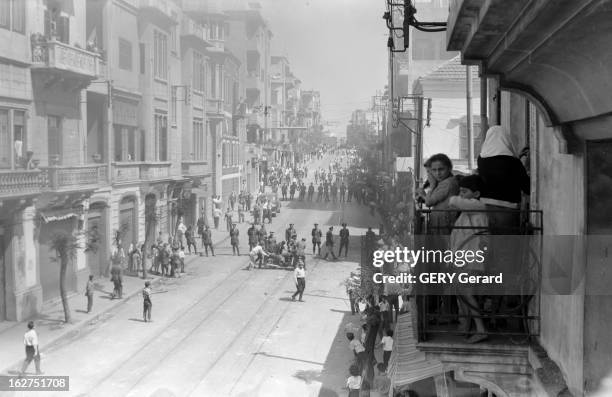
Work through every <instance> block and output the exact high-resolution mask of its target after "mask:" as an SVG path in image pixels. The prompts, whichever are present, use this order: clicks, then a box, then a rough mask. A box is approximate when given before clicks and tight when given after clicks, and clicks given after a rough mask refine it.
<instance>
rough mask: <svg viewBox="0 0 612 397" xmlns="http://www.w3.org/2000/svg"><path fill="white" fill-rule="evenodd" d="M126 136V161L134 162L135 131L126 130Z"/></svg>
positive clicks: (132, 129) (131, 129)
mask: <svg viewBox="0 0 612 397" xmlns="http://www.w3.org/2000/svg"><path fill="white" fill-rule="evenodd" d="M125 132H126V135H127V161H136V160H137V159H138V158H137V157H136V147H137V146H136V129H134V128H126V129H125Z"/></svg>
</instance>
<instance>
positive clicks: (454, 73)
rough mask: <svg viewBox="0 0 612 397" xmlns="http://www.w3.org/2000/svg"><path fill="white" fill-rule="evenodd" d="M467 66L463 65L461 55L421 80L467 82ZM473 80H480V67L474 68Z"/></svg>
mask: <svg viewBox="0 0 612 397" xmlns="http://www.w3.org/2000/svg"><path fill="white" fill-rule="evenodd" d="M465 66H466V65H462V64H461V55H457V56H456V57H454V58H452V59H450V60H448V61H447V62H445V63H443V64H442V65H440V66H438V68H436V69H434V70H433V71H432V72H430V73H428V74H426V75H425V76H423V77H421V79H420V80H446V81H461V80H465ZM472 78H473V79H477V78H478V67H476V66H473V67H472Z"/></svg>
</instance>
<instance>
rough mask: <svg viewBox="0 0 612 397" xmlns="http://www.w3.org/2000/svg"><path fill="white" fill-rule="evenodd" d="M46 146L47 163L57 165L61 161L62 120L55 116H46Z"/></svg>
mask: <svg viewBox="0 0 612 397" xmlns="http://www.w3.org/2000/svg"><path fill="white" fill-rule="evenodd" d="M47 148H48V155H49V159H48V160H49V164H52V165H59V164H61V162H62V120H61V118H60V117H57V116H48V118H47Z"/></svg>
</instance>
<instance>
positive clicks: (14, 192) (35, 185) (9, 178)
mask: <svg viewBox="0 0 612 397" xmlns="http://www.w3.org/2000/svg"><path fill="white" fill-rule="evenodd" d="M46 185H47V174H46V172H43V171H42V170H0V198H6V197H22V196H28V195H36V194H39V193H40V192H41V191H42V189H43V187H44V186H46Z"/></svg>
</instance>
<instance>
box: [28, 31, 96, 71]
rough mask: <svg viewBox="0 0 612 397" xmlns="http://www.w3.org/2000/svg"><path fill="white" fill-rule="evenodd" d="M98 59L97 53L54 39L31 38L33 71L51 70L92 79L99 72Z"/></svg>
mask: <svg viewBox="0 0 612 397" xmlns="http://www.w3.org/2000/svg"><path fill="white" fill-rule="evenodd" d="M98 61H99V56H98V54H95V53H93V52H89V51H86V50H83V49H81V48H77V47H73V46H71V45H68V44H65V43H61V42H59V41H55V40H49V41H46V40H44V39H41V38H40V37H39V38H33V39H32V69H33V71H47V70H52V71H55V72H59V73H60V74H61V75H62V76H63V77H77V78H84V79H88V80H93V79H95V78H96V77H97V76H98V74H99V66H98Z"/></svg>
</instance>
